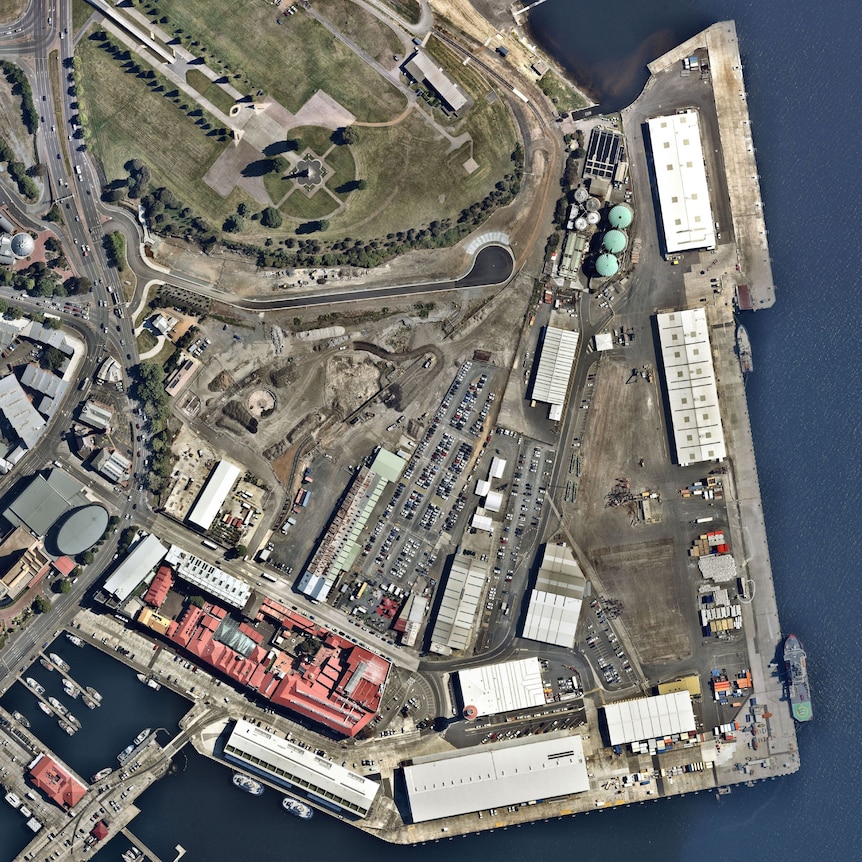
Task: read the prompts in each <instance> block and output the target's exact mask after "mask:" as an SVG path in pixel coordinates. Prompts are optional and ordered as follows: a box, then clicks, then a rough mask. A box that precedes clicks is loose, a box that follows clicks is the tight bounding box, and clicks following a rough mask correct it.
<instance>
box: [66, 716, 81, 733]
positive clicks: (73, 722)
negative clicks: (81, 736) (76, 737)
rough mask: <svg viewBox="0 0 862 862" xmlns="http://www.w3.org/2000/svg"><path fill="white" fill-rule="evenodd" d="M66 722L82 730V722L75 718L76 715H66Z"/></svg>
mask: <svg viewBox="0 0 862 862" xmlns="http://www.w3.org/2000/svg"><path fill="white" fill-rule="evenodd" d="M66 721H68V722H69V724H71V725H74V727H75V728H76V729H78V730H80V728H81V722H80V721H78V719H77V718H75V716H74V715H72V713H71V712H67V713H66Z"/></svg>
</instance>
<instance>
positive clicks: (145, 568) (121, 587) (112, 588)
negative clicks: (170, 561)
mask: <svg viewBox="0 0 862 862" xmlns="http://www.w3.org/2000/svg"><path fill="white" fill-rule="evenodd" d="M167 552H168V549H167V548H166V547H165V546H164V545H163V544H162V543H161V542H160V541H159V540H158V539H157V538H156V537H155V536H153V535H152V534H150V533H147V535H146V536H144V538H143V539H141V540H140V541H139V542H138V543H137V544H136V545H135V546H134V547H133V548H132V550H131V551H130V552H129V554H128V555H127V556H126V558H125V559H124V560H123V562H122V563H120V565H119V566H117V568H116V569H114V573H113V574H112V575H111V577H109V578H108V580H107V581H105V592H108V593H110V594H111V595H112V596H114V597H115V598H116V599H117V600H118V601H120V602H124V601H125V600H126V599H127V598H128V597H129V596H130V595H131V594H132V593H133V592H134V591H135V588H136V587H137V586H138V584H139V583H140V582H141V581H142V580H143V579H144V578H145V577H146V576H147V575H148V574H149V573H150V572H151V571H152V570H153V569H154V568H155V567H156V566H157V565H158V564H159V563H160V562H161V561H162V560H163V559H164V556H165V554H166V553H167Z"/></svg>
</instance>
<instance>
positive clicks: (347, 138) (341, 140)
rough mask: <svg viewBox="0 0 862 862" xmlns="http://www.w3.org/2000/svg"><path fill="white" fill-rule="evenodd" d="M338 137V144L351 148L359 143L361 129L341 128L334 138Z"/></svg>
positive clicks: (354, 127) (352, 127)
mask: <svg viewBox="0 0 862 862" xmlns="http://www.w3.org/2000/svg"><path fill="white" fill-rule="evenodd" d="M336 136H337V140H336V143H338V144H341V145H342V146H350V145H353V144H358V143H359V129H357V128H356V126H346V127H344V128H341V129H339V130H338V131H337V132H336V133H335V136H334V137H336Z"/></svg>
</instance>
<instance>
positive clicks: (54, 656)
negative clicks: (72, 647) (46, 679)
mask: <svg viewBox="0 0 862 862" xmlns="http://www.w3.org/2000/svg"><path fill="white" fill-rule="evenodd" d="M48 658H49V659H51V661H52V662H54V664H55V665H57V667H58V668H60V670H62V671H63V672H64V673H68V672H69V671H70V670H71V668H70V667H69V662H67V661H63V659H61V658H60V656H58V655H57V653H55V652H52V653H48Z"/></svg>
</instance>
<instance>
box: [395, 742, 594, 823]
mask: <svg viewBox="0 0 862 862" xmlns="http://www.w3.org/2000/svg"><path fill="white" fill-rule="evenodd" d="M404 779H405V784H406V786H407V794H408V796H409V798H410V810H411V813H412V815H413V820H414V822H416V823H421V822H424V821H426V820H439V819H441V818H444V817H456V816H458V815H459V814H467V813H469V812H471V811H479V810H481V809H483V808H496V807H498V806H499V807H502V806H504V805H518V804H520V803H522V802H532V801H534V800H538V799H552V798H554V797H559V796H568V795H570V794H573V793H583V792H584V791H585V790H589V787H590V780H589V776H588V775H587V767H586V763H585V762H584V751H583V745H582V743H581V737H580V736H569V735H563V734H559V735H558V734H548V735H547V736H545V737H543V738H542V739H539V740H533V739H532V738H528V739H526V740H523V739H515V740H511V741H510V742H504V743H499V744H491V745H486V746H483V747H482V750H481V751H476V750H475V749H469V750H468V751H467V752H466V753H465V752H461V751H454V752H451V753H449V754H444V755H430V756H429V757H421V758H416V759H414V761H413V763H412V765H410V766H405V767H404Z"/></svg>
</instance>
